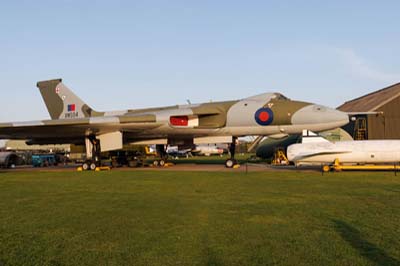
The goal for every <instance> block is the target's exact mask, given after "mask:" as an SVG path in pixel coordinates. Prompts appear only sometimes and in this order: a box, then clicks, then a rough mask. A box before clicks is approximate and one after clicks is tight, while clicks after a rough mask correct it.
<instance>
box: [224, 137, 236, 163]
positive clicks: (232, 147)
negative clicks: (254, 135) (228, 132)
mask: <svg viewBox="0 0 400 266" xmlns="http://www.w3.org/2000/svg"><path fill="white" fill-rule="evenodd" d="M236 142H237V137H232V143H231V144H230V145H229V153H230V154H231V158H229V159H228V160H226V161H225V167H226V168H234V167H235V166H236V165H238V162H237V160H236V159H235V153H236Z"/></svg>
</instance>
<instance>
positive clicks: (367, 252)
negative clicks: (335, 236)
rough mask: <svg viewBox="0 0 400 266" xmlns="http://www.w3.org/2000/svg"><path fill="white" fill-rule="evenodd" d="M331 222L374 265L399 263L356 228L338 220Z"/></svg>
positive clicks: (390, 265)
mask: <svg viewBox="0 0 400 266" xmlns="http://www.w3.org/2000/svg"><path fill="white" fill-rule="evenodd" d="M333 222H334V224H335V230H336V231H337V232H338V233H339V234H340V236H341V237H342V238H343V239H344V240H345V241H346V242H347V243H349V244H350V246H352V247H353V248H354V249H356V250H357V251H358V252H359V253H360V255H361V256H363V257H364V258H366V259H368V260H369V261H370V262H372V263H373V264H374V265H379V266H380V265H386V266H392V265H393V266H395V265H400V261H399V260H397V259H395V258H392V257H390V256H389V255H388V254H387V253H386V252H385V251H384V250H382V249H380V248H379V247H377V246H376V245H374V244H372V243H370V242H368V241H367V240H365V239H363V238H362V236H361V233H360V231H358V230H357V229H356V228H354V227H352V226H350V225H349V224H347V223H345V222H343V221H340V220H333Z"/></svg>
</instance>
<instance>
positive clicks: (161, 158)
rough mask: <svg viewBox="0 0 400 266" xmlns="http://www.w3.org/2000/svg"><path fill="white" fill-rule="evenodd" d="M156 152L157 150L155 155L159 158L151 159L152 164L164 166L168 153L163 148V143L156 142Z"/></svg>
mask: <svg viewBox="0 0 400 266" xmlns="http://www.w3.org/2000/svg"><path fill="white" fill-rule="evenodd" d="M156 152H157V156H159V159H156V160H154V161H153V166H156V167H158V166H161V167H164V166H165V164H166V163H167V159H168V153H167V151H166V149H165V145H163V144H157V145H156Z"/></svg>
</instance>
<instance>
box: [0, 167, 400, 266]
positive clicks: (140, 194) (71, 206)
mask: <svg viewBox="0 0 400 266" xmlns="http://www.w3.org/2000/svg"><path fill="white" fill-rule="evenodd" d="M0 265H389V266H390V265H400V176H394V174H393V173H360V172H357V173H335V174H325V175H323V176H322V175H321V174H320V173H312V172H295V171H288V172H280V171H279V172H257V173H248V174H247V175H246V174H245V173H243V172H232V173H230V172H224V173H217V172H216V173H213V172H172V171H165V172H164V171H132V172H126V171H125V172H120V171H111V172H97V173H94V172H93V173H92V172H82V173H78V172H44V173H41V172H33V173H29V172H26V173H24V172H14V173H0Z"/></svg>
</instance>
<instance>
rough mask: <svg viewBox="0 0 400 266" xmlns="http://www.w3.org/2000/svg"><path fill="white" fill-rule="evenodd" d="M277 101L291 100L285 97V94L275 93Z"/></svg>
mask: <svg viewBox="0 0 400 266" xmlns="http://www.w3.org/2000/svg"><path fill="white" fill-rule="evenodd" d="M275 100H279V101H290V99H289V98H287V97H286V96H284V95H283V94H280V93H275Z"/></svg>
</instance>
